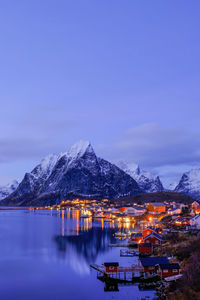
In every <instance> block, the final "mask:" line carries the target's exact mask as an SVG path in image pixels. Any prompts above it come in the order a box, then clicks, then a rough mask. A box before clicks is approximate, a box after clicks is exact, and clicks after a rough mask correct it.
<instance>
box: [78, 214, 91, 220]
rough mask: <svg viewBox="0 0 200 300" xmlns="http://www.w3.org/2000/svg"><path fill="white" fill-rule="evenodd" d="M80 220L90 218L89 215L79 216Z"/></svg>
mask: <svg viewBox="0 0 200 300" xmlns="http://www.w3.org/2000/svg"><path fill="white" fill-rule="evenodd" d="M80 218H84V219H87V218H90V216H89V215H87V214H82V215H81V216H80Z"/></svg>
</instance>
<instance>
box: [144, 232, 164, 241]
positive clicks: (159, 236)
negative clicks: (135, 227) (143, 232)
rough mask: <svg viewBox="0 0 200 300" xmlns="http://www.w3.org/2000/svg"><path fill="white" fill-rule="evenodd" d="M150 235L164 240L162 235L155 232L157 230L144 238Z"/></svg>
mask: <svg viewBox="0 0 200 300" xmlns="http://www.w3.org/2000/svg"><path fill="white" fill-rule="evenodd" d="M149 237H155V238H157V239H158V240H160V241H161V240H162V236H161V235H160V234H158V233H155V232H151V233H150V234H149V235H147V236H145V237H144V240H146V239H148V238H149Z"/></svg>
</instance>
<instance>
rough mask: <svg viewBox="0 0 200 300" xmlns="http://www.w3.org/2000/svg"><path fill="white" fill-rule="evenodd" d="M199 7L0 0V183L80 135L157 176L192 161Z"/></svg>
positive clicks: (199, 107) (198, 148) (196, 145)
mask: <svg viewBox="0 0 200 300" xmlns="http://www.w3.org/2000/svg"><path fill="white" fill-rule="evenodd" d="M199 12H200V1H199V0H196V1H195V0H193V1H186V0H168V1H161V0H157V1H156V0H152V1H134V0H125V1H119V0H113V1H112V0H101V1H96V0H90V1H88V0H76V1H75V0H71V1H69V0H57V1H56V0H29V1H25V0H24V1H22V0H18V1H16V0H2V1H1V2H0V82H1V86H0V101H1V106H0V108H1V118H0V125H1V130H0V170H1V172H0V184H5V183H7V182H9V181H10V180H12V179H15V178H16V179H22V177H23V175H24V173H25V172H27V171H31V170H32V168H33V167H35V165H37V164H38V163H39V162H40V160H41V159H42V158H43V157H44V156H46V155H48V154H49V153H59V152H64V151H66V150H67V149H68V148H69V147H70V146H71V145H72V144H73V143H75V142H77V141H78V140H80V139H86V140H90V141H91V143H92V145H93V147H94V149H95V151H96V153H97V155H99V156H101V157H103V158H105V159H108V160H109V161H112V162H116V161H118V160H122V159H123V160H127V161H129V162H135V163H138V164H139V165H141V167H142V168H144V169H146V170H149V171H152V172H153V173H155V174H159V175H160V176H161V179H163V181H164V182H165V183H169V182H173V181H178V180H179V179H180V176H181V175H182V173H183V172H184V171H188V170H189V169H190V168H192V167H193V166H199V167H200V126H199V125H200V117H199V114H200V42H199V41H200V18H199Z"/></svg>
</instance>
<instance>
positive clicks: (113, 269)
mask: <svg viewBox="0 0 200 300" xmlns="http://www.w3.org/2000/svg"><path fill="white" fill-rule="evenodd" d="M105 269H106V273H116V272H117V271H118V267H105Z"/></svg>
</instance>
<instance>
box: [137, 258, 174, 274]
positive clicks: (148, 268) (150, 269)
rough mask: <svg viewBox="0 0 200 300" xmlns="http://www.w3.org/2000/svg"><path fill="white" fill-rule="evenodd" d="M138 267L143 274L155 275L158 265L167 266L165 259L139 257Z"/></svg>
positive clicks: (167, 261)
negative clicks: (141, 269) (142, 270)
mask: <svg viewBox="0 0 200 300" xmlns="http://www.w3.org/2000/svg"><path fill="white" fill-rule="evenodd" d="M139 262H140V265H141V266H142V267H143V269H144V272H145V273H157V272H158V269H159V264H169V260H168V258H167V257H160V256H158V257H140V260H139Z"/></svg>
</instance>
